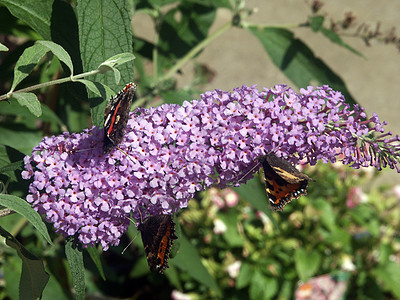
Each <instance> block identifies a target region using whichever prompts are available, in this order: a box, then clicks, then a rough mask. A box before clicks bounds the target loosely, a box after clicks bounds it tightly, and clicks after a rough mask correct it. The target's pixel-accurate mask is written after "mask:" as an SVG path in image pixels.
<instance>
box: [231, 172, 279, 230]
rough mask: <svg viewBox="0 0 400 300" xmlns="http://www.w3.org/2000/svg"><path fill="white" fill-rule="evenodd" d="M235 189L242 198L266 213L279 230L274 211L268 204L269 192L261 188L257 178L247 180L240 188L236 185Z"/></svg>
mask: <svg viewBox="0 0 400 300" xmlns="http://www.w3.org/2000/svg"><path fill="white" fill-rule="evenodd" d="M233 190H234V191H235V192H237V193H238V194H239V196H240V197H241V198H243V199H244V200H245V201H248V202H249V203H250V204H251V205H253V206H254V208H256V209H258V210H260V211H262V212H263V213H265V214H266V215H267V216H268V218H269V219H270V220H271V222H272V224H274V227H275V229H277V230H279V226H278V223H276V221H275V219H274V217H273V216H272V211H271V209H270V208H269V206H268V205H269V204H268V203H269V200H268V196H267V193H266V192H265V189H264V188H261V185H260V183H259V181H258V179H257V178H253V179H251V180H249V181H247V182H246V184H242V185H241V186H240V187H238V188H236V187H234V188H233Z"/></svg>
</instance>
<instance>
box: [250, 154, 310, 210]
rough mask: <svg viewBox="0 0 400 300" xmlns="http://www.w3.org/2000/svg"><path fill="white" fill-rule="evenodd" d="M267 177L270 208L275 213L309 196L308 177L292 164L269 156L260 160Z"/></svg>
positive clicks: (266, 184) (266, 183)
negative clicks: (294, 201)
mask: <svg viewBox="0 0 400 300" xmlns="http://www.w3.org/2000/svg"><path fill="white" fill-rule="evenodd" d="M258 160H259V161H260V163H261V165H262V167H263V170H264V176H265V186H266V190H267V194H268V198H269V204H270V207H271V208H272V209H273V210H275V211H283V208H284V207H285V205H286V204H287V203H289V202H290V201H292V200H293V199H297V198H299V197H300V196H302V195H305V194H307V190H306V189H307V186H308V181H309V180H312V179H311V178H310V177H308V176H307V175H305V174H303V173H301V172H300V171H298V170H297V169H296V168H295V167H294V166H293V165H292V164H291V163H290V162H288V161H287V160H284V159H282V158H279V157H277V156H276V155H275V154H267V155H263V156H260V157H259V158H258Z"/></svg>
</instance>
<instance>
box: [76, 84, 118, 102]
mask: <svg viewBox="0 0 400 300" xmlns="http://www.w3.org/2000/svg"><path fill="white" fill-rule="evenodd" d="M76 81H77V82H80V83H83V84H84V85H85V86H86V87H87V88H88V89H89V90H90V91H91V92H92V93H94V94H96V95H97V96H100V97H101V98H103V99H106V100H108V99H110V98H111V96H112V95H115V92H114V91H113V90H111V89H110V88H109V87H108V86H106V85H104V84H102V83H100V82H93V81H90V80H86V79H79V80H76Z"/></svg>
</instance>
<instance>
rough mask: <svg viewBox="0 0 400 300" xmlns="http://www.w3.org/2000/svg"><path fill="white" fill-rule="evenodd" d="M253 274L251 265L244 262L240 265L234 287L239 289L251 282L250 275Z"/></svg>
mask: <svg viewBox="0 0 400 300" xmlns="http://www.w3.org/2000/svg"><path fill="white" fill-rule="evenodd" d="M253 274H254V268H253V266H252V265H250V264H248V263H246V262H244V263H243V264H242V266H241V267H240V271H239V275H238V278H237V280H236V288H238V289H241V288H244V287H246V286H248V285H249V284H250V282H251V276H252V275H253Z"/></svg>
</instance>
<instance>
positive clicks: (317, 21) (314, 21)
mask: <svg viewBox="0 0 400 300" xmlns="http://www.w3.org/2000/svg"><path fill="white" fill-rule="evenodd" d="M324 20H325V18H324V17H323V16H313V17H311V18H310V27H311V29H312V31H314V32H317V31H319V30H320V29H321V27H322V24H323V23H324Z"/></svg>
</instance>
